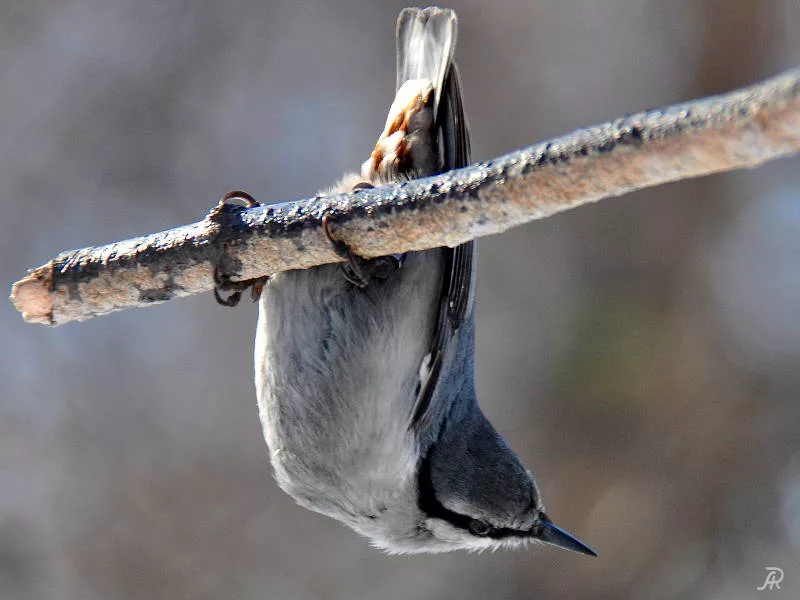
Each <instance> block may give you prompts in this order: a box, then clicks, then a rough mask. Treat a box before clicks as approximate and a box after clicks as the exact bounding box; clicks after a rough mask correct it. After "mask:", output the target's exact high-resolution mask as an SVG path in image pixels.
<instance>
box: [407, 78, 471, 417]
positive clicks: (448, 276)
mask: <svg viewBox="0 0 800 600" xmlns="http://www.w3.org/2000/svg"><path fill="white" fill-rule="evenodd" d="M437 129H438V130H439V131H440V132H441V133H440V136H441V137H440V140H441V144H442V155H443V165H442V170H443V171H449V170H451V169H458V168H460V167H464V166H466V165H468V164H469V163H470V142H469V130H468V128H467V122H466V117H465V115H464V106H463V101H462V95H461V86H460V83H459V78H458V69H457V68H456V65H455V64H454V63H451V64H450V68H449V69H448V72H447V75H446V78H445V80H444V84H443V86H442V95H441V102H440V104H439V110H438V114H437ZM442 251H443V253H444V260H445V266H444V274H445V276H444V279H443V281H442V291H441V296H440V300H439V313H438V317H437V321H436V326H435V328H434V335H433V338H432V340H431V345H430V349H429V353H428V364H427V366H426V368H425V369H423V373H424V375H423V378H422V380H421V381H420V391H419V394H418V396H417V401H416V404H415V406H414V412H413V414H412V420H411V427H412V428H413V429H414V430H416V431H417V432H418V433H421V432H423V431H425V430H426V429H427V428H428V427H429V426H430V424H431V420H432V417H434V416H435V415H439V414H440V413H441V408H442V407H438V406H435V405H433V404H432V403H433V399H434V397H437V398H444V397H445V396H444V395H443V394H439V395H438V396H437V395H435V394H434V392H435V391H436V387H437V385H438V384H439V376H440V373H441V369H442V363H443V361H444V357H445V354H446V352H447V350H448V345H449V344H450V343H451V342H452V341H453V337H454V336H455V334H456V332H457V330H458V328H459V327H460V326H461V325H462V324H463V323H464V321H465V320H466V319H467V318H468V317H469V312H470V310H471V309H472V294H473V293H474V287H473V285H472V278H473V277H474V273H475V264H474V252H475V242H474V241H470V242H466V243H465V244H461V245H460V246H456V247H455V248H442Z"/></svg>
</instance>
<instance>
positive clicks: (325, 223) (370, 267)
mask: <svg viewBox="0 0 800 600" xmlns="http://www.w3.org/2000/svg"><path fill="white" fill-rule="evenodd" d="M372 187H374V186H372V184H369V183H367V182H365V181H362V182H360V183H357V184H356V185H354V186H353V191H355V190H362V189H370V188H372ZM322 229H323V230H324V231H325V235H326V236H327V237H328V239H329V240H330V241H331V244H333V249H334V251H335V252H336V254H338V255H339V256H341V257H342V258H346V259H347V262H346V263H344V264H343V265H342V274H343V276H344V278H345V279H346V280H347V281H349V282H350V283H352V284H353V285H354V286H355V287H357V288H361V289H363V288H365V287H367V285H369V280H370V279H372V278H375V279H386V278H388V277H389V276H390V275H391V274H392V273H394V272H395V271H397V269H399V268H400V265H401V262H402V261H401V259H400V258H398V257H396V256H378V257H377V258H371V259H368V258H362V257H361V256H358V255H357V254H356V253H355V252H353V251H352V250H351V249H350V246H348V245H347V244H346V243H345V242H343V241H342V240H340V239H339V238H337V237H336V236H335V235H333V233H332V232H331V225H330V219H329V216H328V215H324V216H323V217H322Z"/></svg>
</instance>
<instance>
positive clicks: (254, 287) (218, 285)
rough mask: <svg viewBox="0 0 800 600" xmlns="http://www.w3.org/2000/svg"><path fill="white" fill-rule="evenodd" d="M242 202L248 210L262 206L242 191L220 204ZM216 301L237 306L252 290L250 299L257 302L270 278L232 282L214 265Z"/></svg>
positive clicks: (228, 196) (226, 195)
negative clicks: (228, 293) (224, 293)
mask: <svg viewBox="0 0 800 600" xmlns="http://www.w3.org/2000/svg"><path fill="white" fill-rule="evenodd" d="M237 200H238V201H239V202H242V203H243V204H244V205H245V206H246V207H247V208H253V207H255V206H261V203H260V202H258V200H256V199H255V198H253V196H251V195H250V194H248V193H247V192H243V191H241V190H233V191H231V192H228V193H227V194H225V195H224V196H223V197H222V198H220V200H219V203H220V204H230V203H231V202H233V201H237ZM213 276H214V299H215V300H216V301H217V303H218V304H221V305H222V306H236V305H237V304H239V300H241V299H242V292H243V291H244V290H246V289H247V288H250V298H251V300H252V301H253V302H256V301H257V300H258V299H259V298H260V297H261V292H262V291H263V290H264V285H265V284H266V283H267V279H269V277H267V276H265V277H257V278H255V279H247V280H245V281H231V278H230V275H229V274H227V273H225V272H224V271H223V270H222V268H221V267H220V265H219V264H217V265H214V275H213ZM220 292H231V294H230V295H229V296H223V295H222V294H221V293H220Z"/></svg>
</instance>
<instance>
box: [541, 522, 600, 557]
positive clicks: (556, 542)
mask: <svg viewBox="0 0 800 600" xmlns="http://www.w3.org/2000/svg"><path fill="white" fill-rule="evenodd" d="M533 537H535V538H536V539H537V540H541V541H543V542H547V543H548V544H552V545H553V546H558V547H559V548H564V550H571V551H572V552H580V553H581V554H588V555H589V556H597V552H595V551H594V550H592V549H591V548H590V547H589V546H587V545H586V544H584V543H583V542H582V541H580V540H579V539H578V538H576V537H575V536H573V535H570V534H569V533H567V532H566V531H564V530H563V529H561V528H560V527H559V526H557V525H556V524H555V523H553V522H552V521H551V520H550V519H549V518H548V517H547V515H545V514H544V513H542V514H541V515H540V516H539V519H538V521H537V522H536V525H535V526H534V534H533Z"/></svg>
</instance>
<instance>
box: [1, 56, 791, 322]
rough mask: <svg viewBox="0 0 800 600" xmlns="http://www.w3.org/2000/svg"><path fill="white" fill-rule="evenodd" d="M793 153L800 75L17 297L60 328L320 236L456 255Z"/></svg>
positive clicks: (83, 259)
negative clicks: (584, 209)
mask: <svg viewBox="0 0 800 600" xmlns="http://www.w3.org/2000/svg"><path fill="white" fill-rule="evenodd" d="M798 151H800V68H796V69H793V70H791V71H787V72H786V73H783V74H781V75H778V76H776V77H773V78H771V79H768V80H766V81H764V82H762V83H759V84H756V85H753V86H750V87H748V88H744V89H741V90H737V91H735V92H731V93H729V94H723V95H720V96H714V97H710V98H706V99H701V100H696V101H693V102H687V103H685V104H680V105H676V106H672V107H669V108H666V109H660V110H650V111H646V112H642V113H638V114H635V115H631V116H627V117H623V118H620V119H617V120H615V121H612V122H610V123H606V124H603V125H598V126H595V127H589V128H586V129H580V130H578V131H575V132H573V133H571V134H568V135H565V136H563V137H560V138H556V139H553V140H550V141H548V142H543V143H540V144H536V145H533V146H529V147H526V148H522V149H521V150H517V151H516V152H512V153H510V154H507V155H505V156H501V157H499V158H497V159H494V160H491V161H487V162H482V163H477V164H475V165H472V166H469V167H466V168H464V169H459V170H457V171H451V172H449V173H445V174H443V175H439V176H436V177H430V178H426V179H420V180H415V181H410V182H407V183H404V184H400V185H392V186H386V187H383V188H376V189H373V190H360V191H358V192H355V193H353V194H349V195H337V196H329V197H315V198H309V199H306V200H300V201H295V202H287V203H283V204H277V205H271V206H263V207H256V208H249V209H245V208H241V207H238V206H230V205H224V206H219V207H217V208H215V209H213V210H212V211H211V212H210V213H209V214H208V215H207V216H206V218H205V219H204V220H203V221H201V222H199V223H194V224H192V225H187V226H185V227H179V228H177V229H171V230H169V231H164V232H159V233H154V234H152V235H148V236H144V237H140V238H135V239H131V240H125V241H121V242H117V243H114V244H108V245H105V246H99V247H92V248H83V249H80V250H73V251H69V252H64V253H62V254H60V255H59V256H57V257H56V258H55V259H53V260H52V261H50V262H48V263H47V264H45V265H43V266H41V267H38V268H36V269H33V270H31V271H29V273H28V275H27V277H25V278H24V279H22V280H21V281H18V282H17V283H15V284H14V286H13V288H12V293H11V300H12V302H13V303H14V305H15V306H16V308H17V309H18V310H19V311H20V312H22V315H23V318H24V319H25V320H26V321H29V322H33V323H44V324H49V325H60V324H62V323H66V322H69V321H76V320H77V321H80V320H85V319H88V318H90V317H94V316H99V315H103V314H106V313H109V312H112V311H115V310H121V309H124V308H129V307H133V306H145V305H149V304H155V303H158V302H163V301H165V300H169V299H171V298H174V297H177V296H186V295H190V294H197V293H200V292H205V291H208V290H210V289H212V287H213V281H212V271H213V268H214V265H217V264H218V265H220V266H221V267H223V269H224V270H225V271H226V272H228V273H232V274H234V277H233V279H250V278H254V277H258V276H261V275H266V274H272V273H276V272H279V271H283V270H288V269H302V268H308V267H312V266H314V265H319V264H325V263H330V262H336V261H338V260H340V258H339V257H338V256H337V255H336V254H335V253H334V252H333V248H332V246H331V243H330V241H329V240H328V239H327V237H326V236H325V235H324V233H323V231H322V227H321V221H322V216H323V215H325V214H328V215H330V217H329V218H330V219H331V222H332V223H333V224H334V225H333V230H334V232H335V235H336V236H337V237H338V238H339V239H341V240H342V241H344V242H346V243H347V244H349V245H350V246H351V247H352V249H353V250H354V251H355V252H357V253H358V254H360V255H362V256H364V257H373V256H381V255H385V254H392V253H399V252H406V251H409V250H421V249H425V248H431V247H436V246H442V245H449V246H454V245H456V244H458V243H461V242H464V241H466V240H468V239H473V238H477V237H481V236H485V235H490V234H494V233H500V232H502V231H505V230H507V229H509V228H510V227H513V226H515V225H521V224H523V223H527V222H528V221H532V220H534V219H540V218H543V217H546V216H549V215H551V214H553V213H556V212H560V211H563V210H567V209H569V208H573V207H575V206H580V205H581V204H586V203H588V202H594V201H597V200H600V199H602V198H609V197H612V196H619V195H621V194H624V193H627V192H630V191H633V190H638V189H642V188H645V187H650V186H655V185H659V184H661V183H666V182H670V181H677V180H680V179H687V178H690V177H698V176H702V175H708V174H710V173H716V172H720V171H730V170H733V169H739V168H745V167H755V166H758V165H760V164H762V163H764V162H767V161H770V160H773V159H776V158H780V157H783V156H788V155H792V154H795V153H797V152H798Z"/></svg>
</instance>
